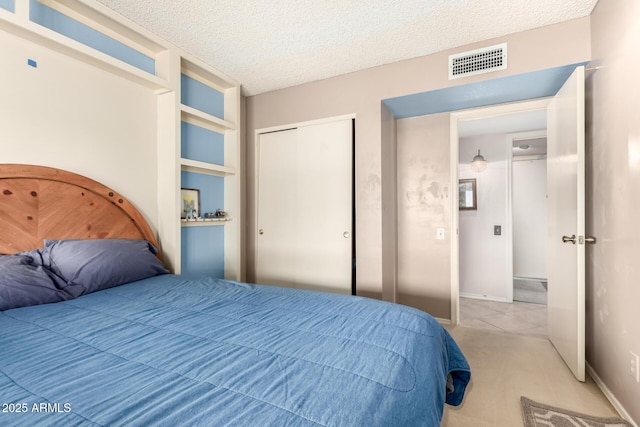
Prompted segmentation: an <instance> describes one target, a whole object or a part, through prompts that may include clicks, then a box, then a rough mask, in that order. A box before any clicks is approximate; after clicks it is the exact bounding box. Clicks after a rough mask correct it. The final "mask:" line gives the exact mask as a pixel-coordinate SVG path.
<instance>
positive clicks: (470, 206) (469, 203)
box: [458, 178, 478, 211]
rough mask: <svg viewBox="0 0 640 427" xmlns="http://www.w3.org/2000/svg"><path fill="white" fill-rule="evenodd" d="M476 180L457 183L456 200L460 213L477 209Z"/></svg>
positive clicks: (463, 180) (464, 180) (462, 180)
mask: <svg viewBox="0 0 640 427" xmlns="http://www.w3.org/2000/svg"><path fill="white" fill-rule="evenodd" d="M476 194H477V191H476V179H475V178H472V179H461V180H460V181H459V183H458V200H459V205H458V206H459V208H460V210H461V211H475V210H477V209H478V202H477V195H476Z"/></svg>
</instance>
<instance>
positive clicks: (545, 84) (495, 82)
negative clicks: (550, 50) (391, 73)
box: [382, 62, 586, 119]
mask: <svg viewBox="0 0 640 427" xmlns="http://www.w3.org/2000/svg"><path fill="white" fill-rule="evenodd" d="M585 64H586V63H584V62H583V63H578V64H571V65H566V66H562V67H555V68H548V69H544V70H539V71H532V72H529V73H522V74H517V75H514V76H507V77H500V78H497V79H490V80H484V81H480V82H475V83H469V84H465V85H460V86H453V87H449V88H444V89H438V90H432V91H428V92H421V93H416V94H411V95H405V96H398V97H395V98H389V99H385V100H383V101H382V102H384V104H385V105H386V106H387V107H388V108H389V110H390V111H391V112H392V113H393V115H394V116H395V117H396V118H397V119H404V118H408V117H417V116H425V115H427V114H436V113H444V112H449V111H457V110H464V109H467V108H476V107H484V106H487V105H495V104H503V103H507V102H516V101H524V100H527V99H536V98H544V97H547V96H553V95H555V94H556V93H557V92H558V90H559V89H560V88H561V87H562V85H563V84H564V82H565V81H567V78H569V76H570V75H571V73H572V72H573V70H575V69H576V67H578V66H580V65H585Z"/></svg>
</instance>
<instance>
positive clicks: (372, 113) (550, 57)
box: [246, 18, 590, 317]
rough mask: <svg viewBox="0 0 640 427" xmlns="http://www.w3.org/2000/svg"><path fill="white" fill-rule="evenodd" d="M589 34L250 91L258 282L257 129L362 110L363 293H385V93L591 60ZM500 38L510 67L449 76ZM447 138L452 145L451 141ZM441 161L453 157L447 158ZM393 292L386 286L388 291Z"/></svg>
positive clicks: (527, 36)
mask: <svg viewBox="0 0 640 427" xmlns="http://www.w3.org/2000/svg"><path fill="white" fill-rule="evenodd" d="M589 39H590V36H589V18H582V19H578V20H573V21H569V22H566V23H563V24H558V25H553V26H549V27H544V28H540V29H537V30H531V31H526V32H522V33H517V34H513V35H510V36H508V37H504V38H500V39H495V40H488V41H486V42H484V43H478V44H474V45H469V46H464V47H461V48H460V49H455V50H452V51H447V52H441V53H437V54H434V55H429V56H424V57H420V58H416V59H412V60H407V61H401V62H397V63H393V64H388V65H384V66H380V67H375V68H371V69H367V70H364V71H360V72H356V73H351V74H347V75H343V76H339V77H335V78H332V79H327V80H322V81H318V82H314V83H309V84H304V85H300V86H296V87H292V88H288V89H283V90H279V91H274V92H270V93H265V94H261V95H257V96H253V97H249V98H248V99H247V110H246V113H247V116H246V126H247V141H246V142H247V145H246V153H247V172H248V174H247V212H248V218H247V219H248V221H247V225H248V229H247V240H246V242H247V280H249V281H252V280H253V279H254V277H255V276H254V274H253V266H254V257H253V254H254V242H255V215H254V212H255V203H254V198H255V175H254V173H253V168H254V167H255V146H254V145H255V131H256V130H258V129H262V128H267V127H271V126H279V125H285V124H292V123H297V122H302V121H307V120H315V119H320V118H324V117H331V116H338V115H342V114H353V113H355V114H356V153H355V154H356V192H357V196H356V215H357V217H356V227H357V248H356V250H357V287H358V293H359V294H360V295H365V296H371V297H375V298H381V296H382V293H383V282H382V278H383V263H384V264H385V266H386V265H387V263H392V261H391V260H389V258H388V257H387V256H386V255H385V256H383V247H382V245H383V224H384V223H385V222H386V221H389V219H387V217H386V216H385V211H384V210H383V207H387V206H392V205H393V204H394V203H395V196H394V195H393V194H392V193H393V192H385V198H387V197H390V198H392V200H383V199H382V196H383V190H382V183H383V181H384V180H385V179H387V178H388V176H387V178H385V177H384V176H383V174H382V172H383V170H384V171H385V175H386V174H387V172H388V171H389V168H386V167H385V168H383V163H384V162H383V159H382V153H383V152H386V151H387V150H388V146H387V142H388V141H389V138H387V137H385V138H384V139H383V137H382V129H383V126H382V123H381V121H382V119H381V117H382V116H383V114H382V112H381V100H382V99H386V98H391V97H396V96H400V95H406V94H412V93H419V92H424V91H429V90H435V89H441V88H445V87H450V86H454V85H460V84H466V83H472V82H475V81H480V80H485V79H491V78H496V77H502V76H507V75H513V74H519V73H523V72H528V71H533V70H538V69H545V68H550V67H555V66H560V65H566V64H571V63H576V62H581V61H585V60H589V58H590V46H589ZM500 42H507V43H508V50H509V68H508V70H504V71H499V72H495V73H490V74H486V75H479V76H472V77H468V78H465V79H458V80H454V81H452V82H451V81H449V80H448V77H447V57H448V55H450V54H451V53H457V52H461V51H465V50H468V49H475V48H479V47H483V46H487V45H491V44H495V43H500ZM386 129H388V127H387V128H386ZM447 137H448V135H447ZM383 142H384V143H385V144H384V145H383ZM446 143H447V144H448V141H447V142H446ZM439 160H444V161H446V162H448V159H439ZM447 168H448V165H447ZM449 232H450V224H449V226H448V229H447V233H449ZM447 235H449V234H447ZM387 237H388V236H387ZM385 240H386V238H385ZM385 277H393V273H392V272H391V273H390V272H388V271H386V269H385ZM441 280H442V281H443V282H444V286H448V284H447V283H446V282H447V278H438V281H441ZM432 285H433V286H436V287H437V286H438V284H437V283H432V282H430V281H427V282H426V283H424V286H425V289H424V290H423V292H422V294H423V295H427V296H428V295H429V294H430V292H429V289H428V288H429V287H430V286H432ZM385 288H387V285H385ZM387 294H388V292H386V291H385V296H386V295H387ZM385 299H386V298H385ZM441 303H442V304H443V305H446V306H447V307H446V308H442V309H439V310H438V311H439V313H440V314H441V315H442V316H444V317H448V313H449V304H450V301H449V300H448V298H447V297H444V299H443V300H442V301H441Z"/></svg>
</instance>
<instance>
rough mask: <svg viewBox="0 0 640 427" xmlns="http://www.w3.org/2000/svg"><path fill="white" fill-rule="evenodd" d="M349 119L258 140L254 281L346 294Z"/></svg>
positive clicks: (349, 260) (349, 244) (349, 229)
mask: <svg viewBox="0 0 640 427" xmlns="http://www.w3.org/2000/svg"><path fill="white" fill-rule="evenodd" d="M352 142H353V131H352V120H351V119H346V120H339V121H335V122H328V123H321V124H312V125H307V126H300V127H298V128H296V129H290V130H286V131H281V132H272V133H267V134H262V135H260V137H259V141H258V145H259V147H258V150H259V151H258V153H259V161H258V168H259V169H258V242H257V254H256V258H257V260H256V281H257V282H258V283H264V284H271V285H278V286H288V287H295V288H304V289H316V290H325V291H331V292H340V293H348V294H350V293H351V275H352V233H353V230H352V154H353V153H352V151H353V146H352Z"/></svg>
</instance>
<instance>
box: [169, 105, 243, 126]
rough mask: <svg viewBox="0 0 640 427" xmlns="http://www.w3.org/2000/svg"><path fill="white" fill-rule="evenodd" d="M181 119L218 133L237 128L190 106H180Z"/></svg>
mask: <svg viewBox="0 0 640 427" xmlns="http://www.w3.org/2000/svg"><path fill="white" fill-rule="evenodd" d="M180 111H181V117H182V121H183V122H187V123H190V124H192V125H196V126H200V127H203V128H205V129H209V130H212V131H214V132H218V133H225V132H226V131H228V130H235V128H236V126H235V125H234V124H233V123H231V122H229V121H227V120H223V119H221V118H218V117H216V116H212V115H211V114H207V113H205V112H203V111H200V110H196V109H195V108H192V107H189V106H188V105H184V104H181V105H180Z"/></svg>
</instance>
